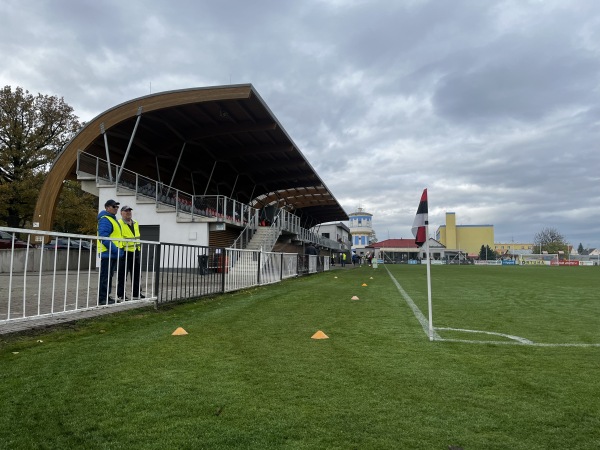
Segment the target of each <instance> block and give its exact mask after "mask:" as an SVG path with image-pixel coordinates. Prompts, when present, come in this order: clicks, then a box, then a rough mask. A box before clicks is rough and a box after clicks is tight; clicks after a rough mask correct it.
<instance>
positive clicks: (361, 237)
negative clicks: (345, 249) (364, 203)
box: [348, 207, 375, 254]
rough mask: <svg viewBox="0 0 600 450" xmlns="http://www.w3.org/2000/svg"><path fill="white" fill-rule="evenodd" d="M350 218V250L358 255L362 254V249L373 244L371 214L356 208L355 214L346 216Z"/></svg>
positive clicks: (373, 235)
mask: <svg viewBox="0 0 600 450" xmlns="http://www.w3.org/2000/svg"><path fill="white" fill-rule="evenodd" d="M348 217H349V218H350V234H351V235H352V250H355V251H356V252H357V253H358V254H361V253H364V248H365V247H367V246H369V245H370V244H372V243H373V240H374V238H375V233H374V231H373V220H372V218H373V214H371V213H368V212H365V211H364V210H363V209H362V208H360V207H359V208H358V210H357V211H356V212H353V213H351V214H348Z"/></svg>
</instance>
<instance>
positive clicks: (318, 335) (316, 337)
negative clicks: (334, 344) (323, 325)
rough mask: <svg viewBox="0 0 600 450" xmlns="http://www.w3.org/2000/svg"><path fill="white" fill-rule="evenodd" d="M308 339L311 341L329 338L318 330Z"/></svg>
mask: <svg viewBox="0 0 600 450" xmlns="http://www.w3.org/2000/svg"><path fill="white" fill-rule="evenodd" d="M310 338H311V339H329V336H327V335H326V334H325V333H323V332H322V331H321V330H319V331H317V332H316V333H315V334H313V335H312V336H311V337H310Z"/></svg>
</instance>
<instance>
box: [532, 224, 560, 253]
mask: <svg viewBox="0 0 600 450" xmlns="http://www.w3.org/2000/svg"><path fill="white" fill-rule="evenodd" d="M566 250H567V244H566V243H565V237H564V236H563V235H562V234H560V233H559V232H558V230H557V229H556V228H544V229H543V230H542V231H540V232H539V233H537V234H536V235H535V237H534V238H533V253H536V254H539V253H543V252H547V253H551V254H553V253H558V252H564V251H566Z"/></svg>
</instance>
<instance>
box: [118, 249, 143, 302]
mask: <svg viewBox="0 0 600 450" xmlns="http://www.w3.org/2000/svg"><path fill="white" fill-rule="evenodd" d="M117 272H118V277H117V296H119V297H120V298H124V297H125V280H126V277H127V275H129V279H130V280H131V284H132V290H133V294H132V295H133V296H134V297H139V295H140V252H139V251H135V252H125V255H124V256H123V257H122V258H119V269H118V271H117Z"/></svg>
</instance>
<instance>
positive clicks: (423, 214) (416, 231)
mask: <svg viewBox="0 0 600 450" xmlns="http://www.w3.org/2000/svg"><path fill="white" fill-rule="evenodd" d="M427 216H428V208H427V188H425V189H423V194H421V201H420V202H419V207H418V208H417V215H416V216H415V221H414V222H413V226H412V234H413V236H414V237H415V244H417V245H418V246H419V247H420V246H422V245H423V244H424V243H425V242H426V241H427V227H426V225H428V224H429V223H428V220H429V219H428V217H427Z"/></svg>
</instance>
